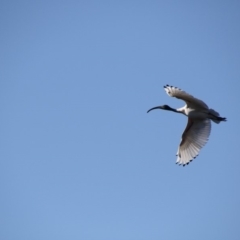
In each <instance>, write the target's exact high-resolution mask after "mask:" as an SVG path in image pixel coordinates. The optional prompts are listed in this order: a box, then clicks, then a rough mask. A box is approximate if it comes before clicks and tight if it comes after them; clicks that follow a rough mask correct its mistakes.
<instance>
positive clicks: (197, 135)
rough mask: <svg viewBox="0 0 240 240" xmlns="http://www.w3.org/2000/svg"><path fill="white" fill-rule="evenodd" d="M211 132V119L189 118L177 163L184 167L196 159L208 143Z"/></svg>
mask: <svg viewBox="0 0 240 240" xmlns="http://www.w3.org/2000/svg"><path fill="white" fill-rule="evenodd" d="M210 132H211V120H210V119H202V120H195V119H191V118H188V123H187V126H186V129H185V130H184V132H183V134H182V140H181V143H180V145H179V148H178V152H177V162H176V163H178V164H179V165H181V164H182V165H183V166H184V165H186V164H188V163H189V162H191V161H192V160H193V159H194V158H196V157H197V155H198V153H199V152H200V150H201V148H202V147H203V146H204V145H205V144H206V143H207V141H208V138H209V135H210Z"/></svg>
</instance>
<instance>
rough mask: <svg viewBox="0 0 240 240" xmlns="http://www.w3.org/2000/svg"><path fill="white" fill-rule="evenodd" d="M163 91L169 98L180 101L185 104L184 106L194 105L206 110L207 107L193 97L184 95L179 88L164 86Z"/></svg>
mask: <svg viewBox="0 0 240 240" xmlns="http://www.w3.org/2000/svg"><path fill="white" fill-rule="evenodd" d="M164 90H165V91H166V93H167V94H168V95H169V96H170V97H175V98H178V99H182V100H183V101H185V102H186V104H187V105H188V106H190V105H191V106H192V105H194V106H197V107H202V108H208V106H207V104H206V103H205V102H203V101H202V100H200V99H197V98H195V97H193V96H192V95H190V94H188V93H186V92H185V91H183V90H181V89H180V88H177V87H173V86H169V85H166V86H164Z"/></svg>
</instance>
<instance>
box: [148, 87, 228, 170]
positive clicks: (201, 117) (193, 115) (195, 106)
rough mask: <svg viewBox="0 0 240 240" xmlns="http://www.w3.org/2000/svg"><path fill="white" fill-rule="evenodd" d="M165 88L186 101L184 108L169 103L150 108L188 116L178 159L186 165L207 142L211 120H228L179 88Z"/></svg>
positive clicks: (179, 162)
mask: <svg viewBox="0 0 240 240" xmlns="http://www.w3.org/2000/svg"><path fill="white" fill-rule="evenodd" d="M164 90H165V91H166V93H167V94H168V95H169V96H170V97H175V98H178V99H181V100H183V101H185V103H186V105H185V106H184V107H182V108H178V109H174V108H171V107H169V106H168V105H163V106H157V107H153V108H151V109H149V110H148V111H147V112H150V111H152V110H154V109H163V110H168V111H172V112H176V113H181V114H183V115H185V116H187V117H188V122H187V126H186V128H185V130H184V132H183V134H182V139H181V142H180V145H179V147H178V151H177V154H176V156H177V161H176V163H177V164H179V165H183V166H185V165H186V164H189V163H190V162H191V161H192V160H193V159H194V158H196V157H197V156H198V154H199V152H200V150H201V148H202V147H203V146H204V145H205V144H206V143H207V141H208V138H209V135H210V132H211V121H213V122H215V123H217V124H219V123H220V122H222V121H227V119H226V118H225V117H220V115H219V113H218V112H216V111H215V110H213V109H211V108H209V107H208V106H207V104H206V103H204V102H203V101H202V100H199V99H197V98H195V97H193V96H192V95H190V94H188V93H186V92H184V91H182V90H181V89H179V88H176V87H173V86H169V85H166V86H164Z"/></svg>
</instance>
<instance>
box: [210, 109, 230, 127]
mask: <svg viewBox="0 0 240 240" xmlns="http://www.w3.org/2000/svg"><path fill="white" fill-rule="evenodd" d="M209 116H210V119H211V120H212V121H213V122H215V123H217V124H219V123H220V122H222V121H224V122H226V121H227V119H226V118H224V117H220V115H219V113H218V112H216V111H214V110H213V109H209Z"/></svg>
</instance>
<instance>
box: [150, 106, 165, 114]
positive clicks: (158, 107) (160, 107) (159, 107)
mask: <svg viewBox="0 0 240 240" xmlns="http://www.w3.org/2000/svg"><path fill="white" fill-rule="evenodd" d="M155 109H162V106H157V107H153V108H150V109H149V110H148V111H147V113H149V112H150V111H152V110H155Z"/></svg>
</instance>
